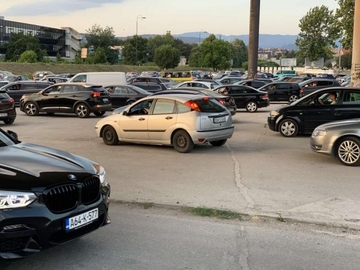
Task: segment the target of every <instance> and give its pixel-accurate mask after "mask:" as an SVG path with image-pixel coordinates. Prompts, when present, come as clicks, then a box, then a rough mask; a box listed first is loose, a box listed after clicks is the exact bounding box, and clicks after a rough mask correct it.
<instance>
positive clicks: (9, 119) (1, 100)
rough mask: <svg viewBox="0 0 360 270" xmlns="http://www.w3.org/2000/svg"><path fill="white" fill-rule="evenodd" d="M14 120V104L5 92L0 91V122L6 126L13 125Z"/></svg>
mask: <svg viewBox="0 0 360 270" xmlns="http://www.w3.org/2000/svg"><path fill="white" fill-rule="evenodd" d="M15 118H16V109H15V102H14V99H13V98H12V97H10V96H9V95H8V93H6V92H5V91H2V90H0V121H3V122H4V123H5V124H7V125H11V124H12V123H14V121H15Z"/></svg>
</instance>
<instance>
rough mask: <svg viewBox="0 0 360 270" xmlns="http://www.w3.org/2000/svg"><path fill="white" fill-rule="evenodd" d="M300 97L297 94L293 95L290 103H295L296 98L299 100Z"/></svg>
mask: <svg viewBox="0 0 360 270" xmlns="http://www.w3.org/2000/svg"><path fill="white" fill-rule="evenodd" d="M298 99H299V97H298V96H297V95H291V96H290V97H289V103H293V102H294V101H295V100H298Z"/></svg>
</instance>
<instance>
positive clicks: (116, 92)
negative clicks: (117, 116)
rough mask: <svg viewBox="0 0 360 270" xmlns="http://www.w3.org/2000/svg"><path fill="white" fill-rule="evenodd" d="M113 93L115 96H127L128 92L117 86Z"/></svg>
mask: <svg viewBox="0 0 360 270" xmlns="http://www.w3.org/2000/svg"><path fill="white" fill-rule="evenodd" d="M114 93H115V94H127V93H128V91H127V89H126V88H124V87H120V86H117V87H115V90H114Z"/></svg>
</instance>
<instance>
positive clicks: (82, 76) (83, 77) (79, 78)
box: [73, 75, 86, 82]
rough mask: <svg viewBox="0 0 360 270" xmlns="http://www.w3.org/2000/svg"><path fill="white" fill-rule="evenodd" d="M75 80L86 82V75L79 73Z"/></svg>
mask: <svg viewBox="0 0 360 270" xmlns="http://www.w3.org/2000/svg"><path fill="white" fill-rule="evenodd" d="M73 82H86V75H78V76H76V77H75V78H74V79H73Z"/></svg>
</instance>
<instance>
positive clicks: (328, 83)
mask: <svg viewBox="0 0 360 270" xmlns="http://www.w3.org/2000/svg"><path fill="white" fill-rule="evenodd" d="M299 85H300V87H301V89H302V90H303V91H304V93H303V94H304V96H305V95H308V94H310V93H312V92H314V91H316V90H319V89H322V88H327V87H335V86H340V83H339V82H338V81H337V80H335V79H326V78H318V77H313V78H311V79H309V80H306V81H303V82H300V83H299Z"/></svg>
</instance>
